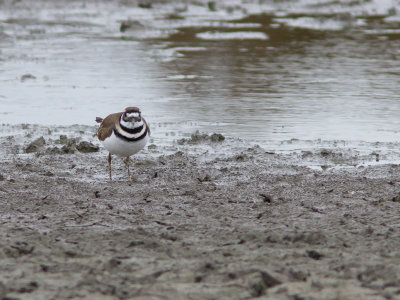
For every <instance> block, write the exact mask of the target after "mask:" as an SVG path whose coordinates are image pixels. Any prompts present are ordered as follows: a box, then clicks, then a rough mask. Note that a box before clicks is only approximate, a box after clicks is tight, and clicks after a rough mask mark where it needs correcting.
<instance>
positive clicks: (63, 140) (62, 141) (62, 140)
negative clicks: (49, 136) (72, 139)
mask: <svg viewBox="0 0 400 300" xmlns="http://www.w3.org/2000/svg"><path fill="white" fill-rule="evenodd" d="M67 142H68V137H67V136H66V135H65V134H62V135H60V144H63V145H65V144H66V143H67Z"/></svg>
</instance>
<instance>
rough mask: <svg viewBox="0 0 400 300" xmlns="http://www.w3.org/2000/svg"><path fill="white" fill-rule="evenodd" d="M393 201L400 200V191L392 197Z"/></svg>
mask: <svg viewBox="0 0 400 300" xmlns="http://www.w3.org/2000/svg"><path fill="white" fill-rule="evenodd" d="M392 201H393V202H400V192H399V193H398V194H397V195H396V196H394V197H393V198H392Z"/></svg>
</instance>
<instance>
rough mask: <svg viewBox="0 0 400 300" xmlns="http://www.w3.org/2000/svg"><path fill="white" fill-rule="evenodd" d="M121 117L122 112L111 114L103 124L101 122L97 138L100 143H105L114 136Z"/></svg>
mask: <svg viewBox="0 0 400 300" xmlns="http://www.w3.org/2000/svg"><path fill="white" fill-rule="evenodd" d="M121 115H122V112H120V113H115V114H111V115H109V116H107V117H106V118H105V119H104V120H103V122H101V124H100V127H99V130H98V131H97V137H98V138H99V140H100V141H104V140H105V139H106V138H108V137H109V136H110V135H111V134H112V132H113V130H114V129H115V124H116V123H118V121H119V118H120V117H121Z"/></svg>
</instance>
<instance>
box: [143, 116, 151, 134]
mask: <svg viewBox="0 0 400 300" xmlns="http://www.w3.org/2000/svg"><path fill="white" fill-rule="evenodd" d="M142 120H143V123H144V124H145V125H146V128H147V132H148V133H149V136H150V127H149V125H147V122H146V120H145V119H143V118H142Z"/></svg>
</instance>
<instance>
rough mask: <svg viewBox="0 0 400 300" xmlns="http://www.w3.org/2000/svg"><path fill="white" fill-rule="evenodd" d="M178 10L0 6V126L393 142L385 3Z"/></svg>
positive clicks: (399, 37) (392, 74)
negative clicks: (115, 123) (99, 124)
mask: <svg viewBox="0 0 400 300" xmlns="http://www.w3.org/2000/svg"><path fill="white" fill-rule="evenodd" d="M127 3H128V4H127ZM186 3H187V4H181V3H178V2H175V3H174V4H168V5H166V4H165V5H162V4H159V5H157V4H156V5H153V8H151V9H143V8H139V7H137V5H136V4H135V5H134V4H130V5H129V1H125V2H124V3H123V2H122V1H121V2H113V3H108V2H107V3H106V2H104V3H103V2H95V1H94V2H87V3H86V4H85V5H83V4H82V3H80V2H73V3H69V4H68V5H69V6H68V8H65V5H63V4H65V3H63V2H62V1H58V2H47V1H41V2H39V1H38V2H35V3H24V2H20V3H17V2H16V3H14V4H11V3H4V4H2V6H3V7H1V8H2V9H1V12H0V49H1V52H0V61H1V67H0V85H1V90H0V123H6V124H19V123H37V124H42V125H47V124H49V125H50V124H52V125H70V124H83V125H93V124H94V119H95V117H96V116H105V115H107V114H108V113H111V112H115V111H119V110H121V109H123V108H124V107H126V106H131V105H135V106H139V107H141V108H142V110H143V114H144V115H145V116H146V118H147V120H148V121H149V122H150V123H151V126H152V132H153V137H154V138H155V139H156V140H159V141H160V142H169V141H171V140H173V139H177V138H178V137H180V136H185V135H188V134H189V133H191V132H193V131H195V130H197V129H199V130H200V131H204V132H221V133H223V134H225V135H227V136H232V137H240V138H243V139H248V140H250V141H252V142H257V143H260V144H262V145H274V147H275V146H276V145H279V144H282V143H281V142H282V141H288V140H291V139H298V140H318V139H322V140H328V141H334V140H344V141H365V142H376V141H380V142H395V141H398V140H399V139H400V131H399V128H400V126H399V123H400V121H399V118H398V116H399V114H400V102H399V100H400V98H399V82H400V77H399V75H400V60H399V58H400V25H399V22H400V14H399V13H398V10H397V9H396V8H395V7H391V2H385V1H371V2H368V3H365V4H359V5H354V4H353V5H350V4H349V5H348V6H346V5H337V4H336V6H335V4H334V2H327V1H325V2H324V1H319V2H315V1H314V2H312V3H311V2H310V1H299V2H296V4H293V5H290V7H289V8H288V5H284V3H283V2H282V3H272V4H271V3H268V2H265V3H264V4H252V3H246V4H243V3H241V2H240V1H237V3H236V2H235V3H236V6H233V5H232V3H233V2H232V1H231V2H229V1H228V2H225V3H224V2H222V1H221V2H217V5H216V7H215V10H214V8H213V7H211V9H210V8H209V7H208V6H207V5H206V4H204V5H195V4H190V3H189V4H188V2H186ZM226 3H231V4H229V5H228V4H226ZM257 3H258V2H257ZM128 20H130V21H136V22H134V23H132V24H131V25H132V26H131V28H128V29H127V30H126V31H125V32H120V25H121V23H122V22H123V21H128ZM26 74H30V75H32V76H34V78H32V76H24V75H26ZM317 144H318V143H317Z"/></svg>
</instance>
